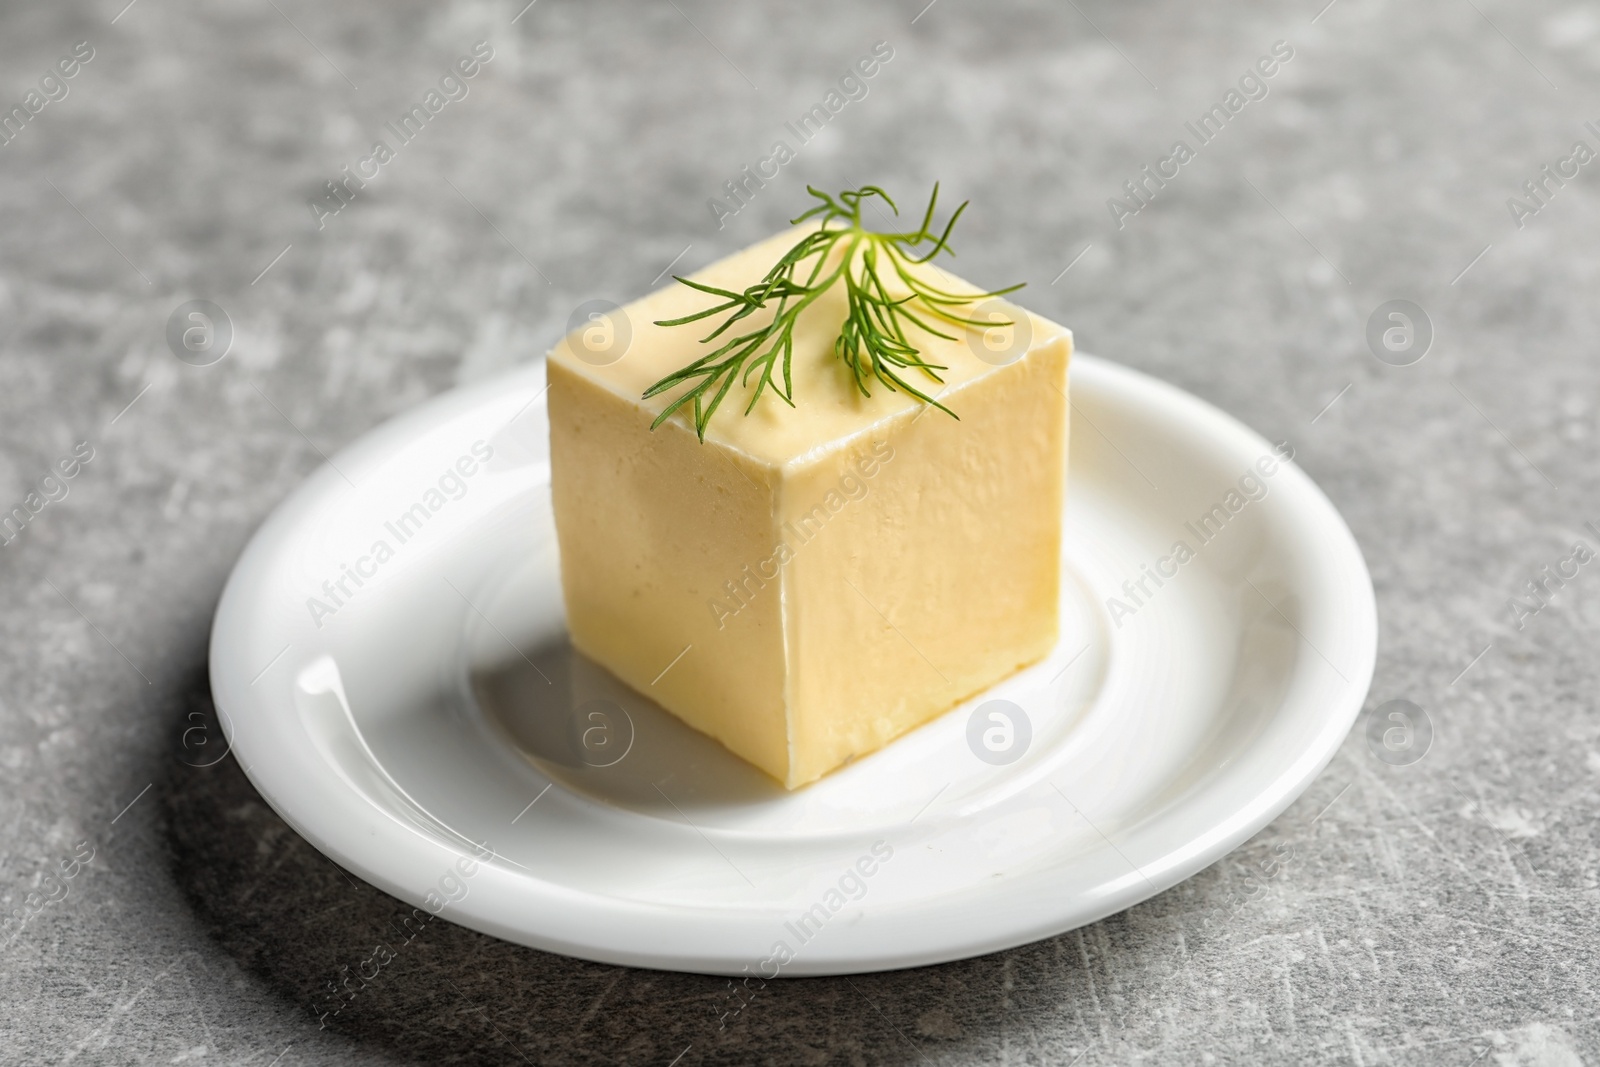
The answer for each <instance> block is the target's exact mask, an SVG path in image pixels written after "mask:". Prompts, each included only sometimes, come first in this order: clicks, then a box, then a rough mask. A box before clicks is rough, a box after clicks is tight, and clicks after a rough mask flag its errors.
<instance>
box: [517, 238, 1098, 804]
mask: <svg viewBox="0 0 1600 1067" xmlns="http://www.w3.org/2000/svg"><path fill="white" fill-rule="evenodd" d="M797 239H798V234H797V232H795V231H790V232H787V233H783V234H779V235H778V236H776V237H773V238H771V239H770V240H767V241H764V242H762V243H760V244H757V245H754V246H753V247H751V248H749V249H747V250H745V251H744V252H741V253H739V254H737V255H734V256H731V257H729V258H728V259H725V260H722V261H721V262H719V263H716V264H714V265H712V266H710V267H708V268H706V269H705V270H704V271H702V272H700V273H699V274H697V275H695V280H697V281H700V282H703V283H706V284H709V285H715V286H719V287H722V288H727V289H733V290H739V289H743V288H744V287H745V286H747V285H751V284H754V283H755V282H756V281H758V280H759V279H760V278H761V276H762V275H763V274H764V273H765V272H766V271H767V269H768V268H770V267H771V266H772V264H773V263H774V262H776V261H777V259H778V258H779V257H780V256H781V255H782V254H783V253H784V252H786V251H787V250H788V249H789V248H790V247H791V246H792V245H793V244H794V242H795V241H796V240H797ZM922 269H923V270H925V271H928V272H929V276H930V278H932V279H934V280H936V281H937V282H938V283H939V284H942V285H944V286H946V287H947V288H952V289H955V290H957V291H960V292H975V291H976V287H973V286H970V285H968V284H967V283H965V282H962V281H961V280H960V279H958V278H955V277H954V276H952V275H949V274H947V273H945V272H943V271H938V270H935V269H934V268H932V267H925V268H922ZM712 302H714V298H712V297H709V296H707V295H706V294H704V293H700V292H696V291H694V290H691V289H690V288H689V287H687V286H684V285H680V284H677V283H674V284H672V285H670V286H668V287H666V288H663V289H661V290H658V291H657V292H654V293H652V294H650V295H649V296H646V297H644V298H643V299H641V300H639V301H637V302H635V303H633V304H631V305H629V306H628V307H626V308H623V309H621V310H620V311H617V310H614V311H611V312H610V313H609V314H605V313H600V314H598V317H595V318H594V319H593V321H592V322H591V323H589V324H588V325H585V326H583V327H580V328H579V329H578V330H576V331H574V333H573V334H571V335H570V336H568V337H567V338H566V339H565V340H564V341H562V343H561V344H560V345H558V346H557V347H556V349H555V350H554V351H552V352H551V353H550V361H549V383H550V384H549V406H550V457H551V479H552V492H553V495H554V503H555V519H556V531H557V535H558V538H559V541H560V550H561V577H562V587H563V592H564V596H565V599H566V608H567V625H568V629H569V631H570V633H571V638H572V642H573V644H574V646H575V647H576V648H577V649H578V650H579V651H581V652H583V653H584V654H585V655H587V656H589V657H590V658H591V659H593V660H595V661H597V662H598V663H600V664H601V665H602V666H604V667H606V668H608V669H610V670H611V671H612V672H613V673H614V674H616V675H617V676H618V677H619V678H621V679H622V680H623V681H625V682H626V683H628V684H629V685H630V686H632V687H633V688H634V689H636V690H638V691H639V692H640V693H642V694H644V695H645V696H647V697H649V698H650V699H652V700H654V701H656V702H657V703H659V704H660V705H661V706H662V707H664V708H666V709H667V710H668V711H670V712H672V713H673V714H675V715H677V716H678V717H679V718H680V719H682V720H683V721H684V722H686V723H688V724H689V725H690V726H693V727H694V728H696V729H697V730H700V731H702V732H704V733H706V734H709V735H710V736H711V737H714V738H716V739H717V740H718V741H720V742H722V743H723V744H724V745H725V746H727V747H728V748H729V749H730V750H731V751H733V752H734V753H736V754H738V755H739V756H742V757H743V758H744V759H746V760H748V761H750V762H751V763H753V764H755V765H756V766H758V767H760V768H761V769H762V770H764V771H766V772H767V773H768V774H770V775H771V776H772V777H774V778H776V779H777V780H778V781H780V782H782V783H783V784H784V785H785V786H787V787H788V788H790V789H794V788H797V787H799V786H801V785H804V784H806V783H808V782H812V781H815V780H816V779H817V778H820V777H821V776H822V775H825V774H827V773H828V772H829V771H831V770H834V769H836V768H838V767H839V766H840V765H842V764H844V763H846V762H848V761H850V760H852V759H854V758H857V757H860V756H864V755H867V754H868V753H871V752H874V751H876V750H877V749H879V748H881V747H883V746H884V745H886V744H887V743H889V742H890V741H892V740H893V739H894V738H896V737H898V736H899V735H901V734H903V733H905V732H906V731H908V730H910V729H912V728H913V727H916V726H918V725H921V724H922V723H925V722H927V721H928V720H929V719H931V718H933V717H935V716H937V715H939V714H940V713H941V712H944V711H947V710H948V709H950V708H951V707H953V706H955V705H956V704H958V703H960V702H961V701H963V700H965V699H966V698H967V697H970V696H972V695H973V694H975V693H978V692H980V691H982V690H983V689H985V688H987V687H989V686H991V685H993V684H994V683H995V682H998V681H999V680H1001V679H1002V678H1005V677H1006V676H1008V675H1010V674H1012V673H1013V672H1015V671H1017V670H1018V669H1019V668H1021V667H1024V666H1026V665H1028V664H1030V663H1032V662H1035V661H1036V660H1038V659H1040V658H1042V657H1043V656H1045V655H1046V654H1047V653H1048V652H1049V651H1050V649H1051V647H1052V646H1053V645H1054V644H1055V641H1056V626H1057V618H1056V612H1057V591H1058V584H1059V580H1060V554H1061V512H1062V499H1063V493H1064V491H1065V480H1066V456H1067V452H1066V449H1067V414H1068V403H1067V395H1066V390H1067V363H1068V360H1069V359H1070V357H1071V353H1072V335H1071V333H1070V332H1069V331H1067V330H1066V329H1065V328H1063V327H1061V326H1058V325H1056V324H1054V323H1052V322H1049V321H1047V320H1045V319H1043V318H1040V317H1039V316H1036V315H1032V314H1030V313H1028V312H1025V311H1022V310H1021V309H1019V308H1016V307H1014V306H1012V305H1004V311H1003V312H1002V313H1000V314H993V313H988V314H982V313H974V312H973V311H972V310H971V309H968V310H967V311H966V312H965V313H966V314H967V315H968V316H969V317H972V318H979V319H982V320H983V321H995V320H997V319H998V320H1001V321H1004V319H1005V318H1006V316H1010V317H1011V320H1012V321H1013V322H1014V325H1011V326H997V327H993V328H991V329H990V330H989V331H978V330H976V329H971V330H968V329H964V328H963V327H961V326H952V325H949V324H945V325H942V326H941V330H942V332H945V333H949V334H952V335H954V336H955V337H956V338H957V339H956V340H954V341H950V340H943V339H940V338H937V337H933V336H930V335H927V334H923V333H920V332H915V331H913V332H912V333H911V334H910V335H909V337H910V340H911V341H912V342H913V343H914V344H916V345H917V346H918V347H919V349H920V350H921V352H922V356H923V358H924V359H926V360H927V361H928V362H930V363H935V364H942V365H944V366H945V367H947V368H948V369H947V370H945V371H943V372H941V376H942V377H943V378H944V379H945V383H946V384H945V385H944V386H941V385H940V384H939V383H938V382H935V381H933V380H931V379H926V378H925V377H923V376H922V375H921V373H920V372H918V371H915V370H908V371H907V372H905V373H906V374H907V375H908V380H912V381H916V382H917V383H918V387H919V388H922V389H923V390H924V391H925V392H927V393H929V394H930V395H936V396H937V398H938V399H939V401H940V402H941V403H943V404H944V405H946V406H947V407H949V408H950V409H951V410H952V411H954V412H955V413H956V415H958V416H959V421H957V420H956V419H952V418H951V417H950V416H949V415H947V414H945V413H944V412H942V411H939V410H937V409H934V408H931V407H929V406H928V405H926V404H924V403H923V402H922V401H920V400H917V399H916V398H915V397H911V396H908V395H906V394H905V393H903V392H894V391H890V390H889V389H887V388H885V387H884V386H883V385H882V384H881V383H877V382H873V383H872V394H873V395H872V396H871V397H870V398H867V397H863V396H862V395H860V393H859V392H858V391H857V390H856V388H855V385H854V383H853V380H852V378H851V376H850V374H849V372H848V370H847V369H846V368H845V366H844V364H843V363H842V362H841V361H840V360H839V359H838V358H837V357H836V356H835V354H834V351H833V344H834V339H835V337H837V336H838V331H839V326H840V323H841V322H842V321H843V319H844V317H845V314H846V304H845V297H844V293H843V291H842V287H841V286H836V287H834V289H833V290H830V291H829V292H828V293H827V294H825V295H824V296H823V297H822V298H820V299H819V300H818V301H817V302H816V304H814V305H813V306H812V307H811V308H809V309H808V310H807V311H806V312H805V313H803V315H802V317H801V320H800V323H799V326H798V328H797V329H796V331H795V348H794V356H793V370H794V403H795V407H793V408H790V407H789V406H788V405H786V404H784V403H783V402H782V401H781V400H780V399H779V398H777V397H775V396H770V395H768V396H763V397H762V398H761V400H760V401H759V402H758V403H757V404H756V406H755V409H754V410H753V411H751V412H750V413H749V414H748V415H746V414H745V413H744V408H745V405H746V403H747V401H748V399H749V394H748V392H743V391H742V390H740V389H739V388H737V387H736V388H735V389H734V391H733V392H732V393H731V394H730V395H729V397H728V398H727V400H726V401H725V402H724V403H723V405H722V407H721V408H719V409H718V411H717V413H716V415H715V417H713V418H712V420H711V422H710V425H709V427H708V428H707V431H706V439H705V442H704V443H702V442H701V441H700V440H699V439H698V438H697V437H696V435H695V432H694V429H693V427H692V426H691V425H690V424H689V421H688V419H687V418H686V417H684V415H683V413H681V412H680V413H679V414H678V415H674V416H673V417H672V418H671V419H670V420H669V421H667V422H665V423H663V424H662V425H661V426H660V427H659V428H657V429H656V430H655V431H653V432H652V431H651V429H650V424H651V422H652V421H653V420H654V419H655V417H656V416H657V415H658V414H659V413H660V412H661V411H662V410H663V408H665V407H666V405H667V404H668V403H669V402H670V400H671V398H672V396H674V395H676V391H673V392H672V393H669V394H667V395H662V396H657V397H654V398H652V399H650V400H642V399H640V397H641V394H643V393H644V392H645V390H646V389H647V388H649V387H650V386H651V385H652V384H654V383H655V382H656V381H658V380H659V379H661V378H662V377H664V376H665V375H667V374H668V373H670V372H672V371H674V370H676V369H677V368H679V367H682V366H684V365H685V364H687V363H689V362H691V361H692V360H694V359H695V358H698V357H699V356H700V355H702V354H704V353H705V352H707V351H709V350H710V348H709V346H705V345H703V344H702V342H701V338H703V337H704V336H705V335H706V334H707V333H708V332H710V330H711V328H712V327H713V326H714V325H715V324H716V322H718V321H720V317H719V318H718V319H712V320H703V321H701V322H697V323H691V324H689V325H684V326H674V327H662V326H656V325H654V322H655V320H658V319H672V318H677V317H681V316H683V315H686V314H690V313H692V312H695V311H699V310H701V309H703V308H705V307H707V306H708V305H709V304H710V303H712ZM979 307H980V308H983V309H984V311H985V312H987V311H988V309H989V305H986V304H985V305H979ZM980 356H982V357H983V358H980Z"/></svg>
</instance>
